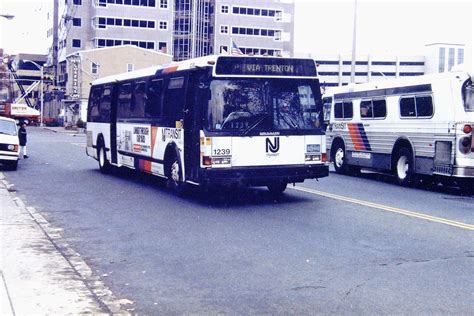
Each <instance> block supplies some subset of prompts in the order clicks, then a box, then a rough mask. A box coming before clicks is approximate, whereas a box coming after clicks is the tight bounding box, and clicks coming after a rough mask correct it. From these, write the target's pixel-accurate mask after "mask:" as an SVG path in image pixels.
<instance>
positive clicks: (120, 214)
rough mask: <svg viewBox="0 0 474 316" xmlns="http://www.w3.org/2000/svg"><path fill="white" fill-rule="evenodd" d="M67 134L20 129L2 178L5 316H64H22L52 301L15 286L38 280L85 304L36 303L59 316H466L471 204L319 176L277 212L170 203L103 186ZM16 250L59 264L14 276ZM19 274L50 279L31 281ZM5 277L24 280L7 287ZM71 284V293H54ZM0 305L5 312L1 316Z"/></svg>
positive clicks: (127, 174) (138, 184)
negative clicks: (31, 231)
mask: <svg viewBox="0 0 474 316" xmlns="http://www.w3.org/2000/svg"><path fill="white" fill-rule="evenodd" d="M68 134H71V133H70V132H69V131H66V130H63V129H57V133H52V132H51V131H46V130H45V129H40V128H31V129H30V130H29V141H30V142H29V146H30V147H29V152H30V153H31V158H30V159H27V160H24V161H21V162H20V165H19V169H18V170H17V171H12V172H5V176H6V177H7V179H8V181H10V182H11V183H14V184H15V187H13V188H10V189H9V191H11V192H8V188H9V187H8V185H9V184H8V183H5V182H1V184H2V186H1V188H2V190H6V192H4V191H2V193H5V196H7V197H9V198H10V199H15V200H14V201H13V202H11V201H10V202H8V203H9V204H8V205H7V202H3V200H0V205H2V213H1V214H2V216H1V217H0V220H1V222H0V227H1V228H0V229H1V231H2V234H7V233H8V235H9V236H13V237H10V239H11V240H14V241H15V243H20V242H21V243H22V244H21V245H18V246H16V248H15V249H19V250H18V251H17V253H15V254H11V255H9V254H7V252H6V251H5V250H3V249H7V247H6V246H4V245H3V242H4V240H5V243H6V245H9V247H13V245H15V243H14V242H12V241H10V239H8V238H6V237H4V236H0V237H1V238H2V239H1V241H0V244H1V248H0V249H2V250H1V251H2V252H1V258H11V261H14V263H10V265H9V268H7V265H5V264H4V263H3V262H2V263H1V264H0V267H1V271H2V275H3V277H2V282H5V283H6V287H5V285H4V284H3V283H2V284H1V286H2V287H3V289H4V290H3V291H4V292H5V293H4V294H3V293H2V298H5V300H6V304H8V305H5V304H3V303H2V311H1V312H0V313H1V314H7V315H8V314H9V313H10V314H12V310H11V309H12V308H13V311H15V312H16V314H22V315H23V314H60V315H62V314H65V311H66V309H60V308H56V309H54V308H52V307H51V308H50V307H46V306H44V305H43V306H39V305H37V304H36V305H34V306H33V308H34V307H36V308H37V309H36V310H33V308H32V309H30V310H29V311H27V312H23V310H22V309H21V308H20V307H21V306H22V304H23V302H22V301H20V300H19V298H18V297H19V296H20V295H21V296H24V297H25V300H27V299H26V298H27V297H34V298H35V300H36V297H37V295H45V293H48V292H51V291H52V290H51V289H50V288H49V287H47V286H43V285H41V286H38V287H39V288H40V289H46V290H44V293H43V291H41V292H39V293H37V292H34V291H31V289H33V288H34V286H33V285H29V284H27V285H25V284H23V285H22V284H21V283H18V282H20V281H21V282H26V281H25V280H28V281H32V280H29V279H33V278H38V277H40V281H37V282H46V283H47V282H50V281H45V280H44V278H46V280H49V279H47V278H48V277H49V278H52V280H53V281H54V282H56V283H57V284H56V283H54V286H57V285H59V287H58V288H56V287H55V291H56V292H55V293H59V292H57V291H59V290H58V289H62V288H63V287H65V288H66V290H71V292H74V293H73V294H71V295H76V296H74V297H75V299H71V301H73V302H74V303H75V304H76V303H77V302H81V303H82V304H83V305H82V306H81V307H77V309H76V307H75V306H73V304H71V303H70V302H66V303H65V304H63V303H61V302H60V300H62V301H64V300H63V298H62V297H60V296H59V295H63V297H66V298H67V297H69V296H68V295H69V294H68V295H66V294H55V296H54V299H51V297H49V298H48V297H46V298H45V297H43V298H41V297H40V296H39V298H38V300H39V301H40V302H42V303H43V304H45V302H49V303H50V304H53V303H54V304H58V305H60V306H64V305H66V306H67V314H78V313H91V314H99V313H106V314H109V313H124V314H125V313H127V312H129V313H137V314H143V315H168V314H172V315H181V314H184V315H188V314H196V315H197V314H199V315H208V314H226V313H228V314H232V315H235V314H241V315H249V314H251V315H254V314H277V315H279V314H297V315H313V314H433V313H434V314H457V315H464V314H465V315H471V314H472V311H473V310H474V307H473V305H472V304H473V301H472V293H474V292H473V283H472V276H473V272H474V270H473V269H472V267H473V265H472V260H473V258H474V257H473V249H472V245H473V243H472V240H473V239H472V238H473V235H472V231H473V230H472V229H473V226H472V224H474V214H473V212H472V210H473V209H472V201H473V200H472V197H470V196H463V195H459V194H458V193H456V192H451V190H450V189H444V188H432V189H407V188H402V187H399V186H396V185H393V184H391V183H390V181H389V180H387V181H386V182H387V183H385V181H384V180H383V179H377V178H375V175H373V174H364V175H363V176H360V177H342V176H339V175H336V174H331V176H330V177H328V178H326V179H322V180H321V181H320V182H316V181H308V182H305V183H304V184H302V185H299V186H297V187H295V188H293V189H291V188H289V190H288V192H286V193H285V194H284V195H283V197H282V198H281V200H279V201H274V200H273V199H271V198H270V196H269V195H268V193H267V191H266V190H263V189H262V190H260V189H251V190H250V189H249V190H238V191H235V192H227V193H226V192H223V193H222V198H221V196H220V195H217V194H215V195H214V197H215V198H216V199H214V198H212V196H211V197H207V196H202V195H201V194H200V192H199V191H198V192H194V193H191V194H189V195H188V196H186V197H184V198H177V197H176V196H175V195H173V194H170V193H169V192H168V191H167V190H166V188H165V186H164V184H163V183H162V182H161V181H158V180H157V179H156V178H152V177H147V176H145V175H140V174H137V173H134V172H132V171H129V170H117V172H116V173H113V174H111V175H107V176H104V175H102V174H101V173H100V172H99V171H98V170H97V169H98V168H97V163H96V161H94V160H92V159H90V158H87V157H86V156H85V154H84V143H85V135H84V134H83V135H68ZM372 176H373V177H372ZM378 180H380V181H378ZM15 189H16V190H17V191H16V192H14V191H15ZM1 197H2V198H5V197H4V196H3V195H1ZM17 197H20V198H21V199H23V201H24V203H25V204H27V205H28V207H25V206H24V205H23V203H22V202H21V201H20V200H19V199H17ZM66 197H67V198H66ZM217 198H219V199H217ZM12 205H13V206H15V205H16V206H15V207H18V209H15V210H16V213H18V214H23V217H25V218H26V219H28V218H29V222H28V223H29V225H22V226H21V228H22V229H26V227H23V226H31V227H36V230H37V235H40V236H45V237H44V238H46V239H45V240H44V244H39V243H38V245H35V246H33V245H32V242H31V241H29V240H31V238H29V237H28V235H27V234H26V233H25V232H23V231H14V230H13V228H12V229H9V230H8V231H7V230H6V229H3V228H4V227H5V226H13V225H6V223H7V221H6V220H3V219H4V218H8V219H9V222H8V223H11V222H13V223H16V222H15V221H14V219H15V218H13V217H11V218H10V217H7V216H4V215H3V213H6V214H8V213H7V210H8V212H10V213H11V212H13V210H14V209H13V208H12V207H13V206H12ZM29 206H34V207H35V208H36V210H37V211H36V210H35V209H33V208H31V207H29ZM3 208H5V210H3ZM410 211H415V212H410ZM38 212H41V214H42V215H43V216H44V217H45V218H46V219H47V222H46V221H45V220H44V218H42V217H41V216H39V214H38ZM421 213H423V214H421ZM422 215H423V216H422ZM18 216H19V215H18ZM4 222H5V224H3V223H4ZM48 223H49V224H48ZM54 227H60V228H61V230H58V229H55V228H54ZM15 236H16V237H15ZM18 236H21V237H20V238H22V239H25V240H23V241H17V240H16V238H18ZM23 236H26V237H27V238H23ZM48 241H49V243H48ZM66 241H67V242H68V243H69V244H70V246H69V245H68V244H66ZM30 248H31V250H30ZM72 248H74V249H75V251H77V253H80V254H81V256H80V255H78V254H77V253H76V252H75V251H73V250H72ZM26 250H28V251H31V252H33V253H34V254H35V256H34V259H35V260H38V258H36V257H47V258H43V259H44V260H46V259H48V260H50V259H51V258H56V256H58V257H57V258H58V259H57V261H58V262H62V264H64V265H65V266H60V265H59V264H58V263H57V261H53V262H50V263H49V264H47V263H42V266H41V264H40V263H36V262H34V261H31V260H32V259H30V258H26V259H25V261H24V262H26V263H24V264H23V265H20V264H19V263H20V262H21V260H20V259H17V258H21V256H23V255H24V253H23V252H27V251H26ZM45 251H47V253H48V256H45V255H42V254H43V252H45ZM37 253H39V255H37ZM53 253H54V254H55V256H53V255H51V256H50V255H49V254H53ZM40 255H41V256H40ZM61 257H62V259H61ZM82 258H83V259H82ZM2 260H3V259H2ZM64 261H65V262H66V263H64ZM84 261H85V262H87V264H86V263H84ZM5 262H6V260H5ZM68 264H69V267H68ZM31 266H32V267H36V266H41V267H42V268H41V269H43V267H47V268H48V269H51V267H54V268H55V269H57V270H59V272H58V271H57V270H45V271H47V272H45V273H43V274H41V273H40V269H39V268H38V269H36V268H35V269H32V268H30V267H31ZM71 267H72V268H71ZM89 267H90V268H89ZM15 269H16V270H18V271H20V270H21V269H26V270H27V271H29V272H30V273H32V274H33V275H28V276H27V277H24V278H23V279H22V280H20V281H18V280H17V279H19V277H18V278H17V279H15V278H13V277H12V275H18V274H20V273H19V272H18V271H15ZM28 269H29V270H28ZM91 269H92V271H93V272H91ZM36 270H38V272H35V271H36ZM12 271H13V272H12ZM31 271H33V272H31ZM41 271H43V270H41ZM52 276H54V277H52ZM57 278H62V279H61V281H58V279H57ZM4 280H5V281H4ZM69 280H73V281H75V282H76V283H74V285H65V284H64V283H67V282H69ZM102 282H103V283H102ZM47 284H50V283H47ZM61 286H62V287H61ZM52 287H53V285H51V288H52ZM84 287H85V289H84ZM72 288H74V290H73V289H72ZM18 289H21V290H18ZM23 289H26V290H23ZM109 289H110V290H111V291H112V292H113V293H114V295H115V297H114V295H112V294H111V292H110V291H109ZM7 290H8V292H7ZM22 291H28V293H26V292H24V293H23V292H22ZM18 293H19V294H18ZM67 293H70V292H67ZM78 293H82V294H81V295H78ZM71 297H72V296H71ZM118 298H127V299H130V300H132V301H133V302H131V301H128V300H121V299H118ZM10 302H11V303H10ZM27 303H28V304H32V303H31V302H27ZM127 303H129V304H127ZM3 306H6V307H5V309H6V308H7V307H9V308H10V311H5V312H3V309H4V308H3ZM48 308H49V309H48ZM81 308H83V309H81ZM132 308H133V309H132ZM78 310H80V311H78Z"/></svg>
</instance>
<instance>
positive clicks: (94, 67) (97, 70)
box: [91, 62, 99, 75]
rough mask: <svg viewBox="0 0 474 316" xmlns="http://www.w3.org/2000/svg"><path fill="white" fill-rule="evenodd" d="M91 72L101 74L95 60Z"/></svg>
mask: <svg viewBox="0 0 474 316" xmlns="http://www.w3.org/2000/svg"><path fill="white" fill-rule="evenodd" d="M91 74H93V75H98V74H99V65H97V64H96V63H94V62H93V63H92V64H91Z"/></svg>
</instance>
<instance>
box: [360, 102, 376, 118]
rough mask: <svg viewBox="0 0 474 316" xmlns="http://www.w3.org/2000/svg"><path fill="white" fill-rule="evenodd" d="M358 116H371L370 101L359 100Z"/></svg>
mask: <svg viewBox="0 0 474 316" xmlns="http://www.w3.org/2000/svg"><path fill="white" fill-rule="evenodd" d="M360 117H361V118H372V117H373V111H372V101H371V100H369V101H361V102H360Z"/></svg>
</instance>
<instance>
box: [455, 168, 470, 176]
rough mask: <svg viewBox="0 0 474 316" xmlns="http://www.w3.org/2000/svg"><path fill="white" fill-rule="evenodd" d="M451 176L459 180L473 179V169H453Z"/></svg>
mask: <svg viewBox="0 0 474 316" xmlns="http://www.w3.org/2000/svg"><path fill="white" fill-rule="evenodd" d="M453 176H455V177H461V178H474V167H454V168H453Z"/></svg>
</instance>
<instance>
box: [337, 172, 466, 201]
mask: <svg viewBox="0 0 474 316" xmlns="http://www.w3.org/2000/svg"><path fill="white" fill-rule="evenodd" d="M331 173H332V174H335V172H331ZM342 177H347V176H342ZM350 177H352V178H362V179H367V180H371V181H377V182H383V183H387V184H391V185H395V186H398V184H396V182H395V178H394V177H393V176H391V175H389V174H383V173H377V172H370V171H363V172H361V173H359V174H356V175H351V176H350ZM411 188H412V189H419V190H424V191H431V192H438V193H443V194H449V195H456V196H463V197H470V196H474V191H473V188H472V186H471V187H463V188H461V187H460V186H458V185H457V184H456V183H455V182H454V181H449V180H446V181H445V183H442V182H441V181H440V180H437V179H435V178H434V177H418V178H417V179H416V180H415V181H414V183H413V184H412V185H411Z"/></svg>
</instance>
